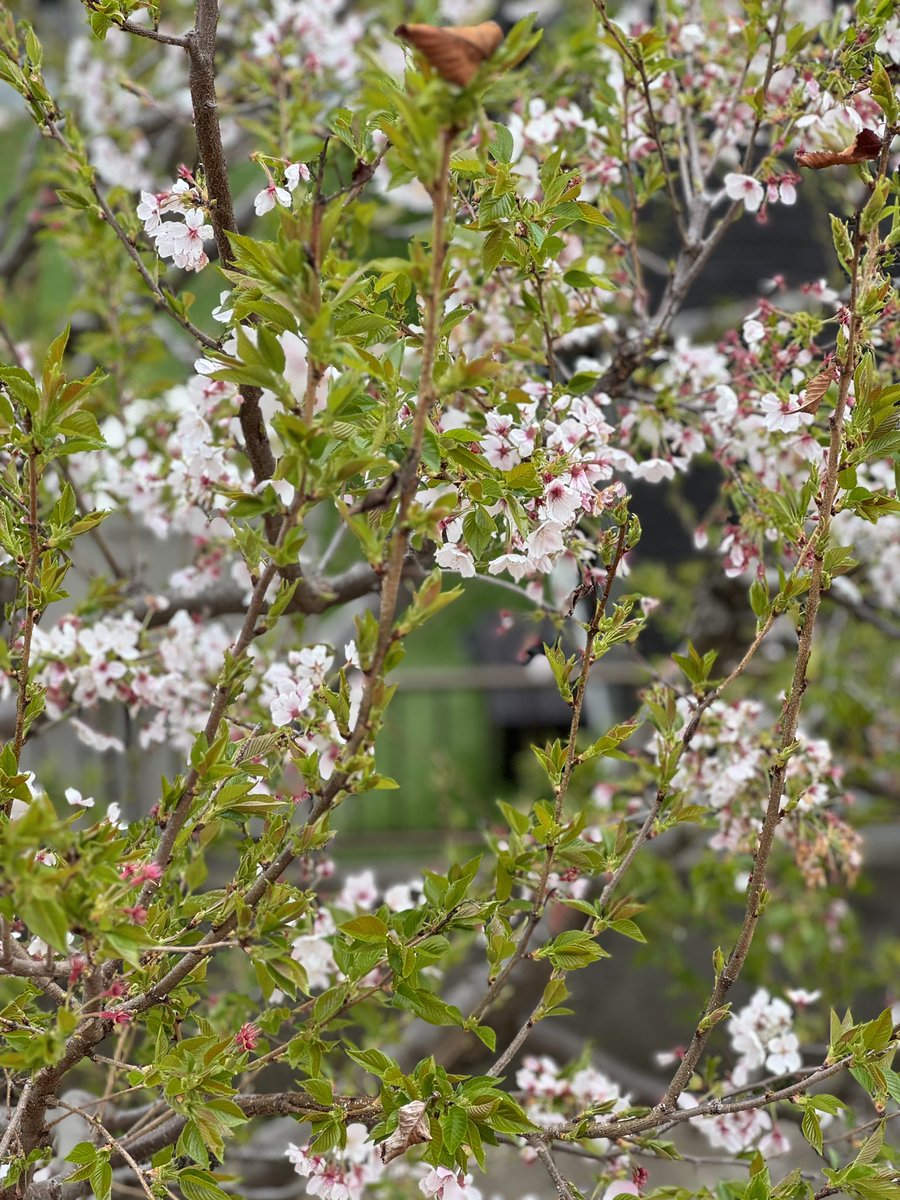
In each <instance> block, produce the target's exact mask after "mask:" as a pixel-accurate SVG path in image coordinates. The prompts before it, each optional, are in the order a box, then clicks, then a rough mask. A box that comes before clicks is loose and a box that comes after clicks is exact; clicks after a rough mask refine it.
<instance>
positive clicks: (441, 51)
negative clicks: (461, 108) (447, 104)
mask: <svg viewBox="0 0 900 1200" xmlns="http://www.w3.org/2000/svg"><path fill="white" fill-rule="evenodd" d="M394 34H395V36H396V37H399V38H403V40H404V41H405V42H409V43H410V45H412V46H415V47H416V49H417V50H421V52H422V53H423V54H424V55H425V57H426V58H427V59H428V61H429V62H430V63H431V65H432V66H433V67H434V69H435V70H436V71H437V73H438V74H439V75H440V76H441V77H442V78H443V79H446V80H447V81H448V82H449V83H458V84H459V86H460V87H468V86H469V84H470V83H471V82H472V80H473V79H474V78H475V75H476V73H477V71H478V68H479V67H480V66H481V64H482V63H483V62H484V61H485V59H488V58H490V57H491V55H492V54H493V53H494V51H495V50H496V49H497V47H498V46H499V45H500V43H501V42H502V41H503V30H502V29H501V28H500V26H499V25H498V24H497V22H496V21H483V22H482V23H481V24H480V25H458V26H456V28H452V27H450V28H446V27H443V26H439V25H398V26H397V28H396V29H395V30H394Z"/></svg>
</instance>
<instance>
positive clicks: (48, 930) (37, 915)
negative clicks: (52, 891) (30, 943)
mask: <svg viewBox="0 0 900 1200" xmlns="http://www.w3.org/2000/svg"><path fill="white" fill-rule="evenodd" d="M19 914H20V916H21V917H22V920H23V921H24V922H25V924H26V925H27V926H28V928H29V929H30V930H31V932H32V933H33V934H35V936H37V937H39V938H42V939H43V940H44V941H45V942H46V943H47V945H48V946H52V947H53V949H54V950H59V951H60V953H61V954H65V953H66V934H67V933H68V931H69V923H68V920H67V919H66V913H65V909H64V908H63V906H62V905H61V904H60V903H59V901H58V900H54V899H52V898H51V897H50V896H41V895H37V896H30V897H28V898H27V899H26V900H22V901H21V902H20V904H19Z"/></svg>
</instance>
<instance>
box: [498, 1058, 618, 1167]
mask: <svg viewBox="0 0 900 1200" xmlns="http://www.w3.org/2000/svg"><path fill="white" fill-rule="evenodd" d="M516 1086H517V1087H518V1088H519V1090H520V1091H521V1092H522V1093H523V1099H522V1105H523V1107H524V1109H525V1111H526V1113H527V1114H528V1117H529V1119H530V1120H532V1121H534V1123H535V1124H536V1125H540V1126H542V1127H543V1128H544V1129H552V1128H553V1127H554V1126H555V1125H559V1124H560V1123H561V1122H562V1121H563V1120H565V1119H566V1117H571V1116H574V1115H576V1114H578V1113H583V1112H585V1111H587V1110H588V1109H590V1108H592V1107H594V1106H596V1105H601V1104H602V1105H603V1106H604V1112H608V1113H617V1112H622V1111H623V1110H624V1109H626V1108H628V1107H629V1106H630V1104H631V1098H630V1097H629V1096H627V1095H624V1094H623V1093H622V1091H621V1088H620V1087H619V1085H618V1084H617V1083H615V1082H614V1081H613V1080H611V1079H609V1078H608V1077H607V1076H606V1075H604V1074H603V1072H602V1071H598V1070H597V1069H596V1067H592V1066H577V1067H576V1068H574V1069H573V1068H572V1067H568V1068H563V1067H560V1065H559V1063H557V1062H556V1060H555V1059H553V1058H551V1057H550V1056H549V1055H546V1054H542V1055H539V1056H536V1055H532V1054H529V1055H526V1056H525V1057H524V1058H523V1059H522V1065H521V1067H520V1068H519V1069H518V1071H517V1072H516ZM600 1148H601V1149H602V1147H600Z"/></svg>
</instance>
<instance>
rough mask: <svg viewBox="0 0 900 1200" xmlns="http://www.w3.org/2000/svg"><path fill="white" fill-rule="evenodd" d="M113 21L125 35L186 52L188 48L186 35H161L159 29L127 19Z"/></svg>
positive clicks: (114, 19)
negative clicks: (179, 48)
mask: <svg viewBox="0 0 900 1200" xmlns="http://www.w3.org/2000/svg"><path fill="white" fill-rule="evenodd" d="M113 21H114V23H115V25H116V26H117V27H118V28H119V29H121V30H123V31H124V32H125V33H134V34H136V35H137V36H138V37H144V38H150V39H151V40H152V41H154V42H162V43H163V44H164V45H166V46H180V47H181V49H182V50H186V49H187V47H188V38H187V35H186V34H178V33H160V32H159V30H158V29H148V28H147V27H146V26H145V25H137V24H135V22H134V21H130V20H129V19H128V18H127V17H124V18H120V19H119V20H116V18H115V17H114V18H113Z"/></svg>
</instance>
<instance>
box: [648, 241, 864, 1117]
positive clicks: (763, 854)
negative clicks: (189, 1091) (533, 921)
mask: <svg viewBox="0 0 900 1200" xmlns="http://www.w3.org/2000/svg"><path fill="white" fill-rule="evenodd" d="M862 247H863V241H862V239H861V238H860V237H859V236H858V235H857V237H856V239H855V244H854V257H853V264H852V268H851V273H850V314H851V316H850V326H849V330H848V335H847V350H846V355H845V359H844V363H843V367H842V372H841V384H840V389H839V393H838V399H837V403H836V405H835V410H834V413H833V414H832V416H831V422H830V424H831V432H830V438H829V447H828V465H827V468H826V471H825V478H824V481H823V484H822V489H821V493H820V498H819V501H818V504H817V512H818V522H817V527H816V532H815V536H814V538H813V541H812V547H811V548H812V552H813V564H812V569H811V571H810V580H809V593H808V597H807V602H806V610H805V613H804V619H803V626H802V628H801V630H800V634H799V639H798V646H797V658H796V661H795V664H794V672H793V678H792V680H791V686H790V690H789V692H788V696H787V699H786V700H785V704H784V709H783V713H782V720H781V740H780V743H779V749H778V753H777V754H776V757H775V761H774V763H773V766H772V768H771V770H770V786H769V797H768V802H767V806H766V814H765V818H764V819H763V824H762V829H761V830H760V834H759V838H758V841H757V847H756V853H755V855H754V860H753V870H752V872H751V874H750V882H749V884H748V886H747V903H746V908H745V913H744V920H743V923H742V925H741V929H740V932H739V933H738V936H737V939H736V941H735V943H734V946H733V947H732V950H731V953H730V955H729V957H728V961H727V962H726V964H725V966H724V968H723V969H722V971H721V972H720V974H719V975H718V977H717V978H716V980H715V983H714V985H713V988H712V991H711V993H710V997H709V1000H708V1002H707V1005H706V1008H705V1010H704V1013H703V1016H702V1018H701V1020H700V1022H699V1023H698V1025H697V1028H696V1029H695V1031H694V1034H693V1037H692V1038H691V1043H690V1045H689V1046H688V1048H687V1050H686V1052H685V1055H684V1057H683V1059H682V1060H681V1062H680V1064H679V1066H678V1069H677V1070H676V1072H675V1074H674V1076H673V1078H672V1082H671V1083H670V1084H669V1086H668V1088H667V1089H666V1093H665V1096H664V1097H663V1099H662V1101H661V1102H660V1105H659V1108H660V1109H661V1110H662V1111H668V1110H669V1109H671V1108H672V1107H674V1105H675V1103H676V1102H677V1100H678V1097H679V1096H680V1095H681V1093H682V1092H683V1091H684V1089H685V1087H686V1086H687V1084H688V1083H689V1081H690V1078H691V1075H692V1074H693V1072H694V1068H695V1067H696V1066H697V1063H698V1062H699V1060H700V1058H701V1057H702V1055H703V1052H704V1050H705V1048H706V1044H707V1042H708V1041H709V1038H710V1035H711V1033H712V1030H713V1029H714V1028H715V1022H714V1021H713V1022H711V1021H710V1018H711V1016H712V1014H714V1013H716V1012H717V1011H718V1010H721V1008H722V1006H723V1005H724V1004H725V1000H726V997H727V995H728V993H729V991H730V989H731V988H732V986H733V985H734V983H735V982H736V980H737V978H738V976H739V975H740V972H741V969H742V967H743V965H744V962H745V960H746V958H747V955H748V953H749V951H750V946H751V944H752V942H753V937H754V934H755V932H756V927H757V924H758V922H759V918H760V916H761V914H762V910H763V907H764V904H763V895H764V892H765V878H766V868H767V866H768V861H769V856H770V854H771V851H772V846H773V844H774V840H775V830H776V828H777V827H778V824H779V822H780V820H781V800H782V796H783V793H784V781H785V775H786V773H787V768H788V762H789V759H790V755H791V753H792V751H793V748H794V746H795V743H796V737H797V728H798V725H799V720H800V708H801V705H802V701H803V693H804V692H805V690H806V681H807V670H808V667H809V660H810V657H811V655H812V647H813V635H814V633H815V627H816V618H817V616H818V612H819V606H820V603H821V599H822V594H823V591H824V587H825V570H824V554H825V549H826V546H827V541H828V535H829V532H830V528H831V520H832V512H833V508H834V501H835V498H836V496H837V491H838V473H839V468H840V458H841V445H842V439H843V429H844V414H845V411H846V407H847V397H848V393H849V388H850V381H851V379H852V377H853V366H854V360H855V357H856V348H857V340H858V338H859V332H860V321H861V319H860V315H859V313H858V312H857V297H858V288H859V275H860V254H861V250H862ZM870 248H871V242H870ZM804 557H805V556H804Z"/></svg>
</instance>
